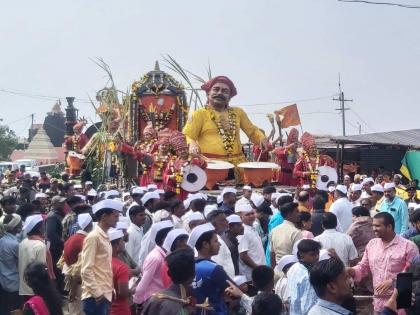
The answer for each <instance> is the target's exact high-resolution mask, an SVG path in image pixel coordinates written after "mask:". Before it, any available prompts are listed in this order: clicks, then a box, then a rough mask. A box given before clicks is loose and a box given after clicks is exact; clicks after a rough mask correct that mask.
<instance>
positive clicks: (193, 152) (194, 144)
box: [190, 141, 200, 155]
mask: <svg viewBox="0 0 420 315" xmlns="http://www.w3.org/2000/svg"><path fill="white" fill-rule="evenodd" d="M190 154H191V155H199V154H200V147H199V145H198V144H197V142H195V141H192V142H191V143H190Z"/></svg>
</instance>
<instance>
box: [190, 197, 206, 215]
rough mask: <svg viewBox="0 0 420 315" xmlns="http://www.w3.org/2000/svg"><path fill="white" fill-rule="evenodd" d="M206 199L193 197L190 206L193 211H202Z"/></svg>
mask: <svg viewBox="0 0 420 315" xmlns="http://www.w3.org/2000/svg"><path fill="white" fill-rule="evenodd" d="M206 203H207V201H205V200H204V199H201V198H200V199H194V200H193V201H191V204H190V208H191V209H194V210H195V211H199V212H203V211H204V208H205V207H206Z"/></svg>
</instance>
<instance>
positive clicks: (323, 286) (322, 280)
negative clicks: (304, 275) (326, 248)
mask: <svg viewBox="0 0 420 315" xmlns="http://www.w3.org/2000/svg"><path fill="white" fill-rule="evenodd" d="M344 270H345V267H344V264H343V262H342V261H341V260H340V259H339V258H336V257H331V258H330V259H325V260H321V261H318V262H317V263H315V264H314V265H313V266H312V268H311V271H310V275H309V281H310V282H311V285H312V287H313V288H314V290H315V293H316V295H318V297H319V298H322V297H323V296H324V295H325V293H326V291H327V286H328V284H329V283H330V282H332V281H334V280H335V279H337V278H338V277H339V276H340V274H341V273H342V272H343V271H344Z"/></svg>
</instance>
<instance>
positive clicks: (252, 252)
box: [237, 224, 265, 280]
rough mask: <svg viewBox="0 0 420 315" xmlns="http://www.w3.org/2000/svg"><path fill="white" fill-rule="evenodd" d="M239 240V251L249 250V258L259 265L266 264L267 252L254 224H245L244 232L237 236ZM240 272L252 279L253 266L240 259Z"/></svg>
mask: <svg viewBox="0 0 420 315" xmlns="http://www.w3.org/2000/svg"><path fill="white" fill-rule="evenodd" d="M237 239H238V241H239V245H238V251H239V254H240V253H244V252H247V254H248V256H249V258H251V259H252V261H253V262H254V263H255V264H257V265H265V253H264V248H263V246H262V242H261V238H260V237H259V235H258V233H257V231H255V229H254V228H253V227H252V226H249V225H246V224H244V234H243V235H239V236H238V237H237ZM239 273H240V274H241V275H244V276H245V277H246V278H247V280H252V277H251V274H252V268H251V267H249V266H248V265H247V264H245V263H244V262H243V261H242V259H239Z"/></svg>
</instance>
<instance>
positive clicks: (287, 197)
mask: <svg viewBox="0 0 420 315" xmlns="http://www.w3.org/2000/svg"><path fill="white" fill-rule="evenodd" d="M289 202H293V197H292V196H291V195H284V196H281V197H280V198H279V199H277V205H278V208H279V209H280V207H281V206H283V205H285V204H286V203H289Z"/></svg>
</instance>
